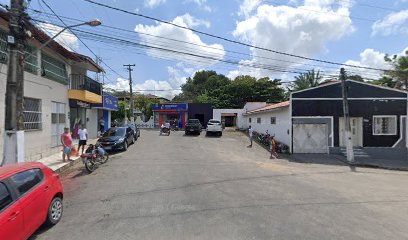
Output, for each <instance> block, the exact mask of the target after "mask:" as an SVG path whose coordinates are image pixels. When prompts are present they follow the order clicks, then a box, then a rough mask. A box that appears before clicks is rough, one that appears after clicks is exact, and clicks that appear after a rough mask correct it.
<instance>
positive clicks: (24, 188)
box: [10, 168, 44, 195]
mask: <svg viewBox="0 0 408 240" xmlns="http://www.w3.org/2000/svg"><path fill="white" fill-rule="evenodd" d="M43 178H44V175H43V173H42V171H41V170H40V169H38V168H36V169H30V170H27V171H24V172H20V173H17V174H15V175H14V176H12V177H11V178H10V179H11V181H12V182H13V183H14V184H15V185H16V188H17V190H18V192H19V193H20V195H23V194H25V193H26V192H28V191H30V190H31V189H32V188H33V187H34V186H35V185H37V184H38V183H39V182H41V180H42V179H43Z"/></svg>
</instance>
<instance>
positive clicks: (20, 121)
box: [2, 0, 26, 164]
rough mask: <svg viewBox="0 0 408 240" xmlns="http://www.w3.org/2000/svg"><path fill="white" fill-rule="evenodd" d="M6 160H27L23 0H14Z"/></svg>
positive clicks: (6, 123) (5, 136)
mask: <svg viewBox="0 0 408 240" xmlns="http://www.w3.org/2000/svg"><path fill="white" fill-rule="evenodd" d="M9 13H10V19H9V29H10V32H9V34H8V36H7V43H8V48H9V54H8V71H7V86H6V104H5V108H6V110H5V124H4V126H5V135H4V156H3V163H2V164H8V163H16V162H23V161H24V112H23V111H24V49H25V40H26V31H25V26H24V24H25V20H26V19H25V17H26V13H25V6H24V0H11V5H10V10H9Z"/></svg>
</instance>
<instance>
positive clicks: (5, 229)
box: [0, 182, 24, 240]
mask: <svg viewBox="0 0 408 240" xmlns="http://www.w3.org/2000/svg"><path fill="white" fill-rule="evenodd" d="M22 229H23V214H22V212H21V206H20V203H19V201H13V197H12V195H11V191H10V188H8V186H7V185H6V184H5V183H4V182H0V239H9V240H17V239H24V233H23V231H21V230H22Z"/></svg>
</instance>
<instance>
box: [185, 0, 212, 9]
mask: <svg viewBox="0 0 408 240" xmlns="http://www.w3.org/2000/svg"><path fill="white" fill-rule="evenodd" d="M188 2H192V3H195V4H197V5H198V6H199V7H201V8H202V9H204V10H205V11H207V12H212V8H211V7H210V6H208V4H207V0H186V1H185V3H188Z"/></svg>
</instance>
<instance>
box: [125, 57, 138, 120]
mask: <svg viewBox="0 0 408 240" xmlns="http://www.w3.org/2000/svg"><path fill="white" fill-rule="evenodd" d="M123 66H124V67H127V70H128V71H129V87H130V112H131V113H132V116H131V117H130V121H131V123H132V124H134V123H135V113H134V110H135V104H134V99H133V82H132V71H133V68H132V67H134V66H136V65H135V64H125V65H123Z"/></svg>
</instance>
